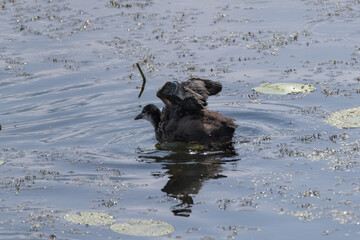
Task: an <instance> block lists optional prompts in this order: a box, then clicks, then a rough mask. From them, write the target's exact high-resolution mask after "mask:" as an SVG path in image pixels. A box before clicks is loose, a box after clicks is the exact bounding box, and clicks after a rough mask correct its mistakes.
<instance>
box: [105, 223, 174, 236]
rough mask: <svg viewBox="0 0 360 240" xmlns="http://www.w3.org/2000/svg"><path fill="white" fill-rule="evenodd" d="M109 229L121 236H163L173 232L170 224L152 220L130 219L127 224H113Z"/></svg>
mask: <svg viewBox="0 0 360 240" xmlns="http://www.w3.org/2000/svg"><path fill="white" fill-rule="evenodd" d="M110 229H111V230H113V231H114V232H117V233H121V234H126V235H131V236H143V237H156V236H163V235H168V234H170V233H172V232H173V231H174V227H173V226H171V225H170V224H168V223H166V222H162V221H155V220H152V219H131V220H130V221H129V222H127V223H115V224H113V225H111V226H110Z"/></svg>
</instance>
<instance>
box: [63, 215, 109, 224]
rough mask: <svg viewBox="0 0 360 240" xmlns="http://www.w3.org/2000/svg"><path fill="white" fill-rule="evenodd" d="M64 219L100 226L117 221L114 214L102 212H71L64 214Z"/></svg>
mask: <svg viewBox="0 0 360 240" xmlns="http://www.w3.org/2000/svg"><path fill="white" fill-rule="evenodd" d="M64 219H65V220H66V221H69V222H72V223H77V224H83V225H98V226H102V225H109V224H112V223H113V222H114V221H115V219H114V217H113V216H110V215H108V214H105V213H100V212H80V214H75V213H69V214H66V215H65V216H64Z"/></svg>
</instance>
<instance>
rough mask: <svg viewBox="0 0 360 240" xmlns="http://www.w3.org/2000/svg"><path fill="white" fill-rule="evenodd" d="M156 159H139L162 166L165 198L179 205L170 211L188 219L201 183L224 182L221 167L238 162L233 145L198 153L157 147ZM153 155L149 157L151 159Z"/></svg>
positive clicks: (175, 146) (192, 149) (181, 146)
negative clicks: (158, 163)
mask: <svg viewBox="0 0 360 240" xmlns="http://www.w3.org/2000/svg"><path fill="white" fill-rule="evenodd" d="M156 147H157V149H158V150H160V152H163V153H166V154H165V155H164V156H159V154H158V153H159V152H157V155H156V156H154V155H152V154H149V155H141V156H139V157H140V158H141V159H142V160H145V161H149V160H150V161H155V162H161V163H162V164H163V168H164V169H166V174H167V175H168V176H169V181H168V182H167V183H166V185H165V186H164V187H163V188H162V189H161V191H163V192H165V193H166V194H167V195H168V196H170V197H172V198H175V199H177V200H179V202H180V203H179V204H176V205H174V206H172V208H171V211H172V212H173V213H174V215H176V216H183V217H188V216H190V214H191V208H192V206H193V204H194V201H193V197H194V195H196V194H198V193H199V191H200V189H201V187H202V186H203V182H204V181H206V180H209V179H217V178H224V177H226V176H224V175H222V174H221V173H222V164H224V163H225V162H229V161H238V160H240V159H238V158H236V156H237V154H236V152H235V150H234V147H233V145H232V144H228V145H226V146H223V147H222V148H221V149H217V150H204V149H201V148H200V149H199V148H198V146H196V145H195V146H194V145H191V146H190V145H184V144H171V145H169V144H165V145H164V144H162V145H160V144H158V145H156ZM151 155H152V156H151Z"/></svg>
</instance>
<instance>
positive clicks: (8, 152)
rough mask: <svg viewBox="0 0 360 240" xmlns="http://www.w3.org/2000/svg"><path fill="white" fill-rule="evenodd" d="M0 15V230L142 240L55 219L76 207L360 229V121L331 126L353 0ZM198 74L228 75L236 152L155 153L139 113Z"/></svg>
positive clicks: (200, 226)
mask: <svg viewBox="0 0 360 240" xmlns="http://www.w3.org/2000/svg"><path fill="white" fill-rule="evenodd" d="M0 22H1V23H2V24H1V27H0V29H1V31H0V39H1V45H0V104H1V108H0V124H1V126H2V130H1V131H0V147H1V150H0V160H2V161H4V162H5V163H4V164H2V165H0V211H1V214H0V238H2V239H49V238H54V237H56V239H99V238H101V239H138V238H136V237H128V236H125V235H120V234H118V233H115V232H112V231H111V230H109V228H108V226H107V227H87V226H81V225H75V224H71V223H68V222H66V221H65V220H64V218H63V217H64V215H65V214H67V213H76V212H80V211H98V212H104V213H108V214H110V215H112V216H114V218H115V219H116V221H117V222H126V221H128V220H130V219H132V218H151V219H155V220H161V221H165V222H168V223H170V224H171V225H173V226H174V228H175V232H174V233H173V234H171V235H169V236H164V237H161V238H162V239H268V238H269V236H271V237H270V238H271V239H303V238H304V237H306V238H309V239H322V238H324V239H328V238H329V237H330V238H331V239H340V238H344V237H347V238H348V239H358V238H359V224H360V211H359V209H360V202H359V199H360V198H359V191H360V181H359V171H360V169H359V161H360V157H359V147H360V146H359V145H360V142H359V137H358V136H359V134H360V132H359V131H360V130H359V129H344V130H341V129H337V128H334V127H332V126H330V125H328V124H327V123H326V119H327V117H328V116H329V114H331V113H332V112H335V111H338V110H342V109H346V108H353V107H358V106H359V102H360V101H359V100H360V94H359V93H360V81H359V77H360V75H359V61H360V55H359V54H360V46H359V42H360V31H359V28H358V26H359V24H360V4H359V3H358V2H357V1H341V2H336V1H311V0H306V1H295V2H294V1H291V2H284V1H278V0H271V1H241V2H239V1H231V0H229V1H223V2H219V1H197V2H194V1H187V0H185V1H180V2H174V1H142V0H139V1H94V0H90V1H68V0H56V1H54V0H53V1H44V0H36V1H4V2H3V3H1V7H0ZM137 62H138V63H140V65H141V67H142V69H143V71H144V73H145V75H146V76H147V79H148V81H147V85H146V88H145V91H144V94H143V95H142V97H141V98H140V99H138V98H137V96H138V94H139V91H140V87H141V83H142V80H141V76H140V74H139V72H138V70H137V68H136V65H135V63H137ZM193 76H198V77H204V78H209V79H213V80H217V81H221V82H222V84H223V87H224V89H223V91H222V92H221V93H220V94H219V95H218V96H215V97H211V98H210V99H209V109H212V110H215V111H219V112H221V113H222V114H223V115H225V116H229V117H232V118H234V119H236V122H237V124H238V125H239V127H238V129H237V130H236V133H235V137H234V144H233V148H231V149H227V150H226V151H223V150H214V151H201V150H187V149H179V148H171V147H165V148H164V147H163V148H159V147H157V142H156V140H155V136H154V132H153V129H152V126H151V125H150V124H149V123H147V122H145V121H136V122H135V121H133V118H134V116H136V115H137V114H138V113H139V112H140V111H141V107H142V106H144V105H146V104H148V103H154V104H156V105H157V106H159V107H161V106H162V103H161V101H160V100H159V99H157V98H156V96H155V93H156V91H157V89H159V88H160V87H161V86H162V85H163V84H164V83H165V82H166V81H169V80H177V81H183V80H186V79H188V78H190V77H193ZM264 82H271V83H275V82H294V83H295V82H296V83H307V84H312V85H314V86H315V87H316V88H317V90H316V91H315V92H313V93H310V94H307V95H286V96H279V95H266V94H257V93H255V92H253V91H252V88H253V87H256V86H258V85H260V84H262V83H264ZM154 239H155V238H154ZM156 239H159V238H156Z"/></svg>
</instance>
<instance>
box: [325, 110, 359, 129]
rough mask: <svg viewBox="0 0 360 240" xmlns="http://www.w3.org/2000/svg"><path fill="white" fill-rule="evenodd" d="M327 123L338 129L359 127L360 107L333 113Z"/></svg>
mask: <svg viewBox="0 0 360 240" xmlns="http://www.w3.org/2000/svg"><path fill="white" fill-rule="evenodd" d="M327 122H328V123H329V124H330V125H332V126H334V127H337V128H340V129H343V128H356V127H360V107H357V108H350V109H345V110H342V111H338V112H334V113H333V114H331V115H330V116H329V117H328V120H327Z"/></svg>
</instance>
